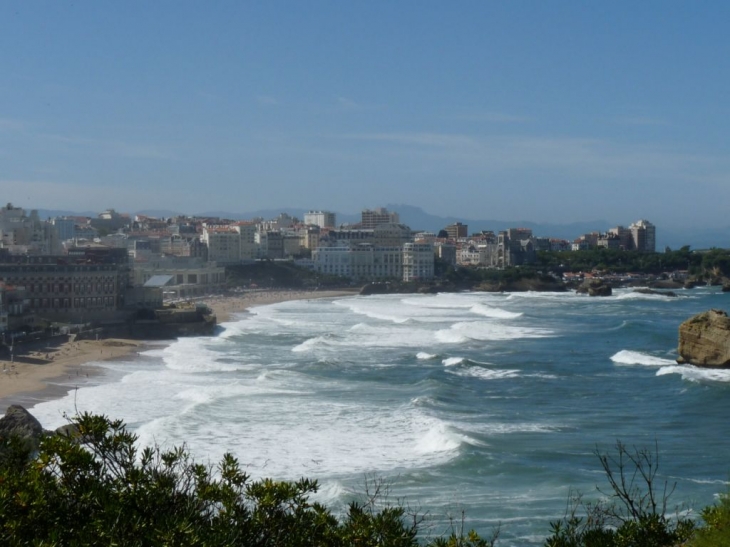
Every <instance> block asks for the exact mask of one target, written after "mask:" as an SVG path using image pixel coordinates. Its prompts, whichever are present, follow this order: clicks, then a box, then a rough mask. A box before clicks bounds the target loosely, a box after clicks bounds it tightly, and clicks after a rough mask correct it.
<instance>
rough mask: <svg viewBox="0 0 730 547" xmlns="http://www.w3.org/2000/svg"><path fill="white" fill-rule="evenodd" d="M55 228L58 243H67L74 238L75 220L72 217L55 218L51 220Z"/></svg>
mask: <svg viewBox="0 0 730 547" xmlns="http://www.w3.org/2000/svg"><path fill="white" fill-rule="evenodd" d="M51 224H53V226H55V227H56V232H57V233H58V239H59V241H68V240H69V239H73V238H75V237H76V219H75V218H73V217H56V218H53V219H51Z"/></svg>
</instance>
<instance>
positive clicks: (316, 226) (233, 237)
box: [0, 204, 656, 331]
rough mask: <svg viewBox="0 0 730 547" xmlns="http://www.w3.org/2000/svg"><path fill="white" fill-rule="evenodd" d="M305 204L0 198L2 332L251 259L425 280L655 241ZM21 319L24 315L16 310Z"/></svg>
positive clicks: (93, 314) (95, 314)
mask: <svg viewBox="0 0 730 547" xmlns="http://www.w3.org/2000/svg"><path fill="white" fill-rule="evenodd" d="M336 221H337V219H336V215H335V214H334V213H332V212H328V211H310V212H308V213H306V214H305V215H304V218H303V219H301V220H300V219H297V218H294V217H292V216H290V215H287V214H285V213H282V214H280V215H279V216H278V217H276V218H274V219H270V220H266V219H263V218H256V219H251V220H248V221H236V220H228V219H221V218H207V217H189V216H177V217H171V218H152V217H149V216H144V215H136V216H130V215H125V214H120V213H117V212H116V211H114V210H113V209H110V210H108V211H104V212H103V213H101V214H99V215H97V216H96V217H93V218H89V217H56V218H52V219H48V220H42V219H40V218H39V216H38V214H37V213H36V212H35V211H31V212H30V213H29V214H26V212H25V211H24V210H23V209H20V208H17V207H13V206H12V205H11V204H8V205H7V206H6V207H3V208H1V209H0V331H2V330H4V329H7V328H10V329H12V323H13V320H12V318H13V317H16V318H19V317H22V316H23V314H25V313H31V312H37V313H42V315H43V316H44V317H46V318H49V319H54V318H59V319H60V318H62V317H64V316H65V317H68V316H69V315H73V316H74V317H77V318H78V319H79V320H81V319H88V320H92V319H93V320H97V321H98V320H104V319H105V318H109V319H110V320H111V318H112V317H113V316H114V314H115V313H116V312H119V311H120V310H130V309H132V310H133V309H139V308H145V307H155V306H159V305H161V303H162V300H163V298H165V297H168V298H189V297H192V296H196V295H202V294H206V293H210V292H214V291H216V290H218V289H220V288H222V287H223V285H224V283H225V267H226V266H230V265H236V264H245V263H250V262H253V261H256V260H279V259H286V260H294V261H296V262H297V263H298V264H299V265H301V266H303V267H307V268H310V269H312V270H314V271H317V272H319V273H321V274H323V275H336V276H342V277H344V278H350V279H354V280H377V279H383V280H387V279H396V280H404V281H413V280H428V279H431V278H433V277H434V264H435V260H436V258H440V259H441V260H443V261H445V262H446V263H448V264H451V265H455V266H456V265H475V266H482V267H490V268H505V267H508V266H515V265H522V264H530V263H532V262H534V261H535V258H536V253H537V252H538V251H540V250H570V249H582V248H587V247H590V246H605V247H609V248H622V249H634V250H637V251H654V247H655V239H656V237H655V235H656V234H655V228H654V226H653V225H652V224H651V223H649V222H647V221H639V222H637V223H634V224H632V225H631V226H629V228H623V227H621V226H618V227H616V228H613V229H611V230H609V231H608V232H606V233H604V234H601V233H591V234H585V235H584V236H581V237H580V238H578V239H576V240H575V241H574V242H572V243H570V242H567V241H564V240H556V239H550V238H544V237H535V236H534V235H533V234H532V231H531V230H529V229H525V228H511V229H509V230H505V231H500V232H498V233H496V234H495V233H493V232H480V233H477V234H471V235H470V234H468V226H466V225H464V224H461V223H458V222H457V223H455V224H453V225H450V226H446V227H444V229H443V230H441V231H440V232H439V233H438V234H435V233H431V232H424V231H414V230H412V229H411V228H410V227H409V226H406V225H405V224H403V223H401V222H400V218H399V216H398V214H397V213H396V212H392V211H388V210H387V209H383V208H379V209H375V210H370V209H366V210H364V211H362V214H361V219H360V222H359V223H357V224H349V225H339V226H338V225H337V222H336ZM21 321H22V319H21Z"/></svg>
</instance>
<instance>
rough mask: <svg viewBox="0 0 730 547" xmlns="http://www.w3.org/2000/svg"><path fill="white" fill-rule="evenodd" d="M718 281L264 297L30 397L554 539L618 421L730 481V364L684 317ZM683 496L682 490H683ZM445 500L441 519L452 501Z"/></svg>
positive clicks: (56, 415)
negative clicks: (591, 291) (685, 349)
mask: <svg viewBox="0 0 730 547" xmlns="http://www.w3.org/2000/svg"><path fill="white" fill-rule="evenodd" d="M728 298H729V297H728V296H727V295H723V294H721V293H719V292H718V290H717V289H714V288H700V289H694V290H688V291H679V297H678V298H670V297H666V296H657V295H645V294H638V293H632V292H630V290H628V289H622V290H617V291H615V292H614V296H611V297H608V298H601V299H598V298H590V297H587V296H580V295H576V294H575V293H513V294H489V293H459V294H439V295H386V296H369V297H360V296H357V297H348V298H340V299H336V300H327V299H321V300H308V301H292V302H285V303H281V304H275V305H270V306H264V307H259V308H254V309H252V310H250V312H249V313H245V314H240V315H239V316H237V317H236V320H235V321H232V322H230V323H226V324H224V325H223V329H222V332H221V333H220V334H219V335H218V336H216V337H213V338H187V339H181V340H179V341H177V342H174V343H172V344H171V345H167V346H165V345H160V346H154V347H153V348H152V349H150V350H148V351H145V352H144V353H143V354H142V355H141V356H139V357H138V358H135V359H134V360H129V361H124V362H117V363H111V364H109V363H107V364H103V365H101V366H103V367H104V368H105V369H108V374H107V375H105V376H103V377H102V378H101V380H100V381H101V382H102V383H99V384H98V385H90V386H86V387H81V388H80V389H78V391H76V392H75V393H70V394H69V395H68V396H67V397H65V398H63V399H60V400H53V401H48V402H43V403H40V404H38V405H36V406H35V407H34V408H33V409H31V412H32V413H33V414H34V415H35V416H37V417H38V419H39V420H40V421H41V423H43V424H44V426H45V427H49V428H50V427H57V426H59V425H62V424H63V423H65V419H64V418H63V416H62V414H63V413H64V412H68V413H73V412H74V405H76V407H77V408H78V410H80V411H93V412H97V413H104V414H107V415H109V416H111V417H114V418H122V419H124V420H125V421H126V422H127V423H128V424H129V425H130V426H131V428H132V429H133V430H134V431H136V433H137V434H138V435H139V437H140V443H142V444H151V443H159V444H162V445H180V444H182V443H185V444H186V445H187V446H188V448H189V449H190V450H191V452H192V453H193V454H194V455H195V457H196V459H197V460H198V461H210V462H216V461H217V460H219V459H220V457H221V456H222V454H223V453H224V452H226V451H230V452H232V453H233V454H234V455H236V456H237V457H238V458H239V460H240V461H241V462H242V464H243V465H245V466H246V468H247V470H248V472H249V473H250V474H251V475H252V476H253V477H274V478H278V479H297V478H300V477H302V476H306V477H310V478H316V479H318V480H319V481H320V484H321V492H320V494H319V495H318V499H320V500H321V501H324V502H325V503H327V504H328V505H330V506H334V507H337V506H339V505H340V504H344V503H346V502H347V501H348V500H350V499H352V495H353V492H357V491H361V490H362V486H363V483H364V478H365V476H366V475H367V476H377V477H384V478H386V479H388V480H390V481H391V482H392V488H391V494H392V495H393V496H398V497H405V498H406V500H407V501H408V502H410V503H411V504H412V505H419V506H420V508H421V510H424V511H428V512H429V513H430V514H431V515H433V516H434V517H436V519H437V520H438V521H439V522H440V523H439V524H438V525H437V526H436V527H435V528H434V533H440V532H442V531H443V530H444V528H443V520H444V518H443V517H444V515H445V514H447V513H452V514H454V513H459V512H460V511H461V509H462V508H463V509H464V510H466V518H467V526H468V527H474V528H476V529H477V530H478V531H480V532H483V533H485V534H486V535H489V533H490V531H491V530H492V528H493V527H494V526H496V525H497V524H498V523H501V533H500V538H501V541H500V545H531V544H540V543H541V542H542V540H543V539H544V537H545V536H546V535H547V533H548V531H549V522H550V521H551V520H555V519H558V518H560V517H561V516H562V515H563V513H564V510H565V507H566V500H567V498H568V495H569V491H570V490H571V489H577V490H581V491H582V492H584V493H585V494H586V495H587V496H588V497H589V498H594V499H595V497H596V496H597V493H596V490H595V485H596V484H602V481H603V476H602V473H601V471H600V469H599V463H598V460H597V458H596V457H595V455H594V454H593V451H594V450H595V448H596V446H597V445H598V447H599V448H600V449H602V450H610V449H611V446H612V445H613V444H614V442H615V441H616V440H617V439H620V440H622V441H624V442H625V443H627V444H635V445H637V446H640V447H651V448H653V446H654V442H655V441H656V442H657V443H658V445H659V449H660V453H661V468H660V472H661V473H662V474H663V475H664V476H665V477H667V478H668V479H669V480H670V481H675V480H676V481H677V483H678V486H677V491H676V493H675V495H674V497H673V498H672V499H673V501H674V502H676V503H677V504H681V503H685V504H687V505H689V506H690V507H695V508H702V507H704V506H706V505H708V504H711V503H713V501H714V500H715V499H716V495H717V494H718V493H722V492H725V491H726V490H727V479H728V476H729V475H730V465H729V464H728V460H727V453H728V447H729V446H730V439H728V437H727V435H726V434H725V433H726V420H727V416H728V415H730V371H727V370H716V371H711V370H703V369H697V368H694V367H691V366H679V365H677V364H676V363H675V358H676V346H677V327H678V325H679V324H680V323H681V322H682V321H683V320H685V319H686V318H688V317H690V316H691V315H693V314H695V313H698V312H700V311H704V310H706V309H709V308H713V307H714V308H718V307H720V308H722V307H727V305H726V302H727V299H728ZM670 505H671V507H673V505H672V504H670ZM439 519H440V520H439Z"/></svg>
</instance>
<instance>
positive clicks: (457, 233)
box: [444, 222, 469, 239]
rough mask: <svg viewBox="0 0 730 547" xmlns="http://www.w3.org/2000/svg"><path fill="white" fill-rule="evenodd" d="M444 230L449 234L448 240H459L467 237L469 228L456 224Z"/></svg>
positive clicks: (465, 225) (459, 223)
mask: <svg viewBox="0 0 730 547" xmlns="http://www.w3.org/2000/svg"><path fill="white" fill-rule="evenodd" d="M444 230H446V233H447V234H449V239H459V238H460V237H466V236H467V232H468V230H469V226H468V225H467V224H462V223H461V222H456V223H455V224H449V225H448V226H447V227H446V228H444Z"/></svg>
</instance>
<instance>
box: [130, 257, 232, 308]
mask: <svg viewBox="0 0 730 547" xmlns="http://www.w3.org/2000/svg"><path fill="white" fill-rule="evenodd" d="M133 276H134V277H133V279H134V286H135V287H141V286H145V285H147V283H148V282H149V281H150V279H153V278H157V281H159V280H160V279H161V277H160V276H163V277H164V276H170V277H171V280H170V281H166V282H165V286H164V291H165V293H166V294H165V297H166V298H189V297H192V296H200V295H204V294H209V293H211V292H215V291H218V290H220V289H221V288H223V286H224V285H225V282H226V270H225V268H224V267H223V266H218V265H217V264H215V263H214V262H206V261H204V260H202V259H200V258H195V257H177V256H164V257H157V258H152V259H150V260H149V261H144V262H135V264H134V272H133Z"/></svg>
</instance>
